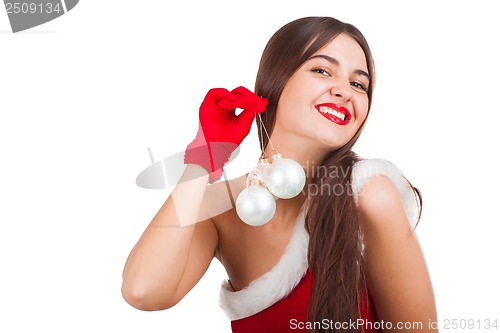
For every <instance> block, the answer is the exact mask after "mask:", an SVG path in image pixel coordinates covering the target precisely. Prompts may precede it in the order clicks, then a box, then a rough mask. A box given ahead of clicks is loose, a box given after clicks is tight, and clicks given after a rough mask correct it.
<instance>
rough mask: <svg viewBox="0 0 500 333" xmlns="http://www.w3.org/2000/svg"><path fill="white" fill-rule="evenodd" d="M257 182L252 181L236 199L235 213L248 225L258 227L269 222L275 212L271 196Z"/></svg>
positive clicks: (274, 204)
mask: <svg viewBox="0 0 500 333" xmlns="http://www.w3.org/2000/svg"><path fill="white" fill-rule="evenodd" d="M259 183H260V182H259V181H258V180H252V181H251V182H250V186H248V187H247V188H245V189H244V190H243V191H241V193H240V194H239V195H238V198H237V199H236V213H237V214H238V216H239V217H240V219H241V220H242V221H243V222H245V223H246V224H248V225H251V226H254V227H258V226H261V225H263V224H266V223H267V222H269V221H270V220H271V219H272V217H273V216H274V213H275V212H276V202H275V199H274V197H273V195H272V194H271V193H270V192H269V191H268V190H267V189H266V188H265V187H263V186H261V185H259Z"/></svg>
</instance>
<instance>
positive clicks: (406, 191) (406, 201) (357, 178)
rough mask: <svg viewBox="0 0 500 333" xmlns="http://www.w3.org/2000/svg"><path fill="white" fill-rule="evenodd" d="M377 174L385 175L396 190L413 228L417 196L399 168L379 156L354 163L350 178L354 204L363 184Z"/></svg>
mask: <svg viewBox="0 0 500 333" xmlns="http://www.w3.org/2000/svg"><path fill="white" fill-rule="evenodd" d="M378 175H382V176H385V177H387V178H388V179H389V180H391V182H392V183H393V184H394V186H395V187H396V189H397V190H398V192H399V195H400V196H401V200H402V201H403V205H404V207H405V210H406V215H407V217H408V221H409V222H410V225H411V227H412V229H413V228H414V227H415V225H416V223H417V220H418V211H419V204H418V201H417V197H416V195H415V193H414V192H413V190H412V188H411V187H410V184H409V183H408V181H407V180H406V178H404V175H403V173H402V172H401V170H399V168H398V167H397V166H395V165H394V164H393V163H391V162H389V161H387V160H384V159H379V158H375V159H366V160H361V161H359V162H357V163H356V164H354V168H353V170H352V178H351V180H352V190H353V193H354V200H355V201H356V205H357V204H358V194H359V192H360V191H362V189H363V186H365V185H366V183H367V182H368V180H369V179H370V178H371V177H374V176H378Z"/></svg>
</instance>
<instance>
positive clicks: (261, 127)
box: [257, 113, 276, 155]
mask: <svg viewBox="0 0 500 333" xmlns="http://www.w3.org/2000/svg"><path fill="white" fill-rule="evenodd" d="M257 116H258V117H259V125H260V149H261V150H262V155H265V153H264V143H263V141H264V140H262V139H263V138H262V132H264V133H265V134H266V137H267V141H268V142H269V144H270V145H271V148H272V150H273V152H274V151H276V149H275V148H274V146H273V142H272V141H271V138H270V137H269V133H268V132H267V129H266V127H265V126H264V122H263V121H262V117H261V116H260V113H259V114H258V115H257Z"/></svg>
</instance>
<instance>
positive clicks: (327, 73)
mask: <svg viewBox="0 0 500 333" xmlns="http://www.w3.org/2000/svg"><path fill="white" fill-rule="evenodd" d="M311 72H313V73H318V74H321V75H323V76H332V75H331V74H330V72H329V71H327V70H326V69H324V68H313V69H311Z"/></svg>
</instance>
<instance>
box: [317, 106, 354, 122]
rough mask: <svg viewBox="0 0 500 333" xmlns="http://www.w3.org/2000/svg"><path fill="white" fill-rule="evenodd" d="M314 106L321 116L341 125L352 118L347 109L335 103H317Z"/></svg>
mask: <svg viewBox="0 0 500 333" xmlns="http://www.w3.org/2000/svg"><path fill="white" fill-rule="evenodd" d="M315 107H316V109H317V110H318V112H319V113H320V114H321V115H322V116H323V117H325V118H326V119H328V120H330V121H331V122H334V123H335V124H338V125H341V126H344V125H347V124H348V123H349V121H350V120H351V118H352V115H351V113H350V112H349V110H347V109H346V108H345V107H343V106H340V105H337V104H335V103H323V104H317V105H315Z"/></svg>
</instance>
